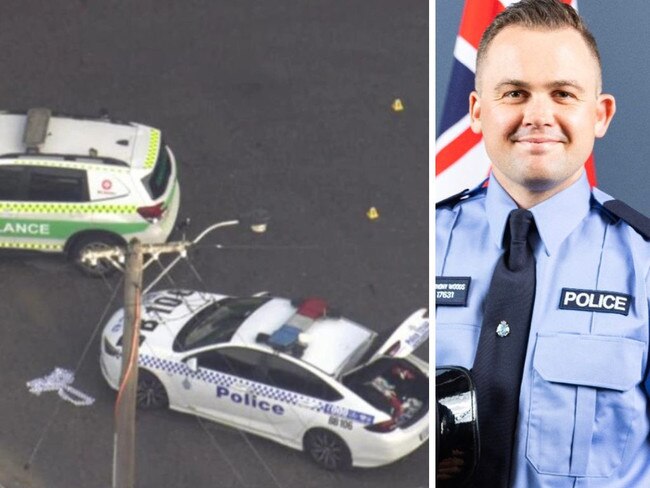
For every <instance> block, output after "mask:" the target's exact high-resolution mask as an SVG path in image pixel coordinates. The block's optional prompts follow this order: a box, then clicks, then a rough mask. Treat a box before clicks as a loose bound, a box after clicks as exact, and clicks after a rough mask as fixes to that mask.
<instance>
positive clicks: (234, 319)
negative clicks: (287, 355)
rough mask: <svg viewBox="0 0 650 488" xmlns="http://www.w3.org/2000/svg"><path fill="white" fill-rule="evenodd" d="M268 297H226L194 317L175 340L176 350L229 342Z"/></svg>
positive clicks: (174, 347)
mask: <svg viewBox="0 0 650 488" xmlns="http://www.w3.org/2000/svg"><path fill="white" fill-rule="evenodd" d="M269 300H270V298H269V297H246V298H225V299H223V300H220V301H218V302H214V303H211V304H209V305H207V306H206V307H205V308H203V309H202V310H201V311H200V312H198V313H197V314H196V315H195V316H194V317H192V318H191V319H190V320H189V321H188V322H187V324H185V326H184V327H183V328H182V329H181V331H180V332H179V333H178V335H177V336H176V339H175V340H174V345H173V349H174V351H176V352H183V351H189V350H190V349H196V348H199V347H203V346H209V345H213V344H220V343H224V342H229V341H230V339H232V336H233V335H234V334H235V332H236V331H237V329H238V328H239V326H240V325H241V324H242V323H243V322H244V320H246V318H248V317H249V316H250V315H251V314H252V313H253V312H254V311H255V310H257V309H258V308H260V307H261V306H262V305H264V304H265V303H266V302H268V301H269Z"/></svg>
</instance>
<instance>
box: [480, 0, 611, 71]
mask: <svg viewBox="0 0 650 488" xmlns="http://www.w3.org/2000/svg"><path fill="white" fill-rule="evenodd" d="M511 25H512V26H520V27H525V28H527V29H538V30H558V29H564V28H573V29H575V30H576V31H578V33H579V34H580V35H581V36H582V38H583V39H584V40H585V43H587V47H588V48H589V50H590V51H591V53H592V54H593V56H594V58H595V59H596V61H597V63H598V70H599V72H600V71H601V70H602V65H601V61H600V53H599V52H598V46H597V45H596V39H594V36H593V35H592V33H591V32H589V29H587V25H586V24H585V22H584V21H583V20H582V18H581V17H580V16H579V15H578V12H576V11H575V9H574V8H573V7H572V6H571V5H567V4H566V3H562V2H560V1H559V0H521V1H520V2H517V3H513V4H512V5H510V6H509V7H508V8H506V9H505V10H504V11H503V12H501V13H500V14H499V15H497V16H496V18H495V19H494V20H493V21H492V23H491V24H490V25H489V26H488V28H487V29H485V32H483V36H482V37H481V42H480V43H479V46H478V52H477V54H476V75H477V78H478V72H479V68H480V66H481V64H482V63H483V61H484V60H485V56H486V54H487V50H488V47H489V46H490V43H491V42H492V41H493V40H494V38H495V37H496V36H497V34H498V33H499V32H501V31H502V30H503V29H505V28H506V27H508V26H511Z"/></svg>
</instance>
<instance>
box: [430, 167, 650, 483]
mask: <svg viewBox="0 0 650 488" xmlns="http://www.w3.org/2000/svg"><path fill="white" fill-rule="evenodd" d="M611 199H612V198H611V197H609V196H608V195H606V194H605V193H603V192H601V191H600V190H597V189H593V191H592V190H590V188H589V184H588V182H587V179H586V177H585V176H583V177H582V178H581V179H580V180H579V181H577V182H576V183H574V184H573V185H572V186H571V187H569V188H567V189H566V190H564V191H562V192H560V193H558V194H557V195H555V196H553V197H552V198H550V199H548V200H546V201H544V202H542V203H540V204H539V205H536V206H535V207H533V208H531V209H530V211H531V212H532V213H533V215H534V217H535V223H536V226H537V229H538V236H537V238H536V239H535V242H534V251H535V259H536V263H537V268H536V269H537V285H536V291H535V304H534V309H533V316H532V321H531V328H530V336H529V340H528V349H527V353H526V361H525V366H524V372H523V379H522V385H521V394H520V399H519V417H518V423H517V432H516V439H515V446H514V456H515V461H514V464H513V473H512V477H511V479H512V480H513V481H512V487H514V488H536V487H549V488H551V487H552V488H584V487H589V488H605V487H606V488H636V487H639V488H641V487H650V442H649V439H648V434H649V431H650V430H649V429H650V425H649V421H648V415H649V411H648V396H647V393H646V390H645V388H644V380H645V376H646V365H647V362H648V332H649V323H650V322H649V319H648V310H649V301H648V300H649V295H650V286H649V285H650V273H649V271H650V244H649V243H647V242H646V241H644V239H643V238H642V237H641V235H639V234H638V233H637V232H636V231H635V230H634V229H632V227H630V226H629V225H628V224H627V223H626V222H624V221H622V220H620V219H617V218H615V217H613V216H612V214H610V213H609V212H608V211H607V210H605V209H604V208H603V207H602V205H601V204H602V203H604V202H605V201H607V200H611ZM516 207H517V206H516V204H515V202H514V201H513V200H512V199H511V198H510V196H509V195H508V194H507V193H506V192H505V191H504V190H503V188H502V187H501V186H500V185H499V183H498V182H497V181H496V179H495V178H494V177H491V180H490V183H489V187H488V189H487V190H484V191H482V192H481V193H480V194H478V195H474V196H472V197H471V198H469V199H467V200H463V201H461V202H459V203H457V204H456V205H454V206H453V207H444V208H440V209H438V210H437V211H436V220H437V221H436V276H447V277H470V278H471V281H470V283H469V290H468V292H467V296H466V303H465V304H464V305H463V304H462V303H461V304H460V305H459V304H455V305H444V304H443V302H444V300H440V301H439V302H438V305H437V307H436V364H437V365H438V366H443V365H459V366H464V367H466V368H471V367H472V364H473V362H474V356H475V354H476V347H477V344H478V338H479V331H480V327H481V321H482V318H483V311H484V308H485V298H486V295H487V292H488V288H489V285H490V280H491V278H492V273H493V271H494V267H495V266H496V262H497V260H498V258H499V257H500V255H501V254H502V252H503V248H502V240H503V233H504V230H505V225H506V220H507V218H508V214H509V213H510V211H511V210H513V209H515V208H516ZM489 421H490V419H484V418H479V425H480V422H489Z"/></svg>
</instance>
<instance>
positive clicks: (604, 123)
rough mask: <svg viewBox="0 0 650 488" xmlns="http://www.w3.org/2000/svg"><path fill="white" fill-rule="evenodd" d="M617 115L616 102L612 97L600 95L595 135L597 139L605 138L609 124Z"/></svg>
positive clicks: (604, 94)
mask: <svg viewBox="0 0 650 488" xmlns="http://www.w3.org/2000/svg"><path fill="white" fill-rule="evenodd" d="M615 113H616V100H615V99H614V97H613V96H612V95H608V94H606V93H602V94H600V95H598V102H597V106H596V124H595V126H594V134H595V135H596V137H603V136H604V135H605V133H606V132H607V128H608V127H609V123H610V122H611V121H612V117H614V114H615Z"/></svg>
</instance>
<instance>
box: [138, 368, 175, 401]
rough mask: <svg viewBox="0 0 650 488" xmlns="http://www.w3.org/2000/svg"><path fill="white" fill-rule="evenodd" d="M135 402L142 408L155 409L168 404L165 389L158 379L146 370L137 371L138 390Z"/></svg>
mask: <svg viewBox="0 0 650 488" xmlns="http://www.w3.org/2000/svg"><path fill="white" fill-rule="evenodd" d="M136 404H137V405H138V408H140V409H142V410H156V409H161V408H166V407H167V406H168V405H169V397H168V396H167V390H165V386H164V385H163V384H162V383H161V382H160V380H159V379H158V378H157V377H156V375H154V374H153V373H150V372H149V371H146V370H143V369H141V370H139V371H138V391H137V394H136Z"/></svg>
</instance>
